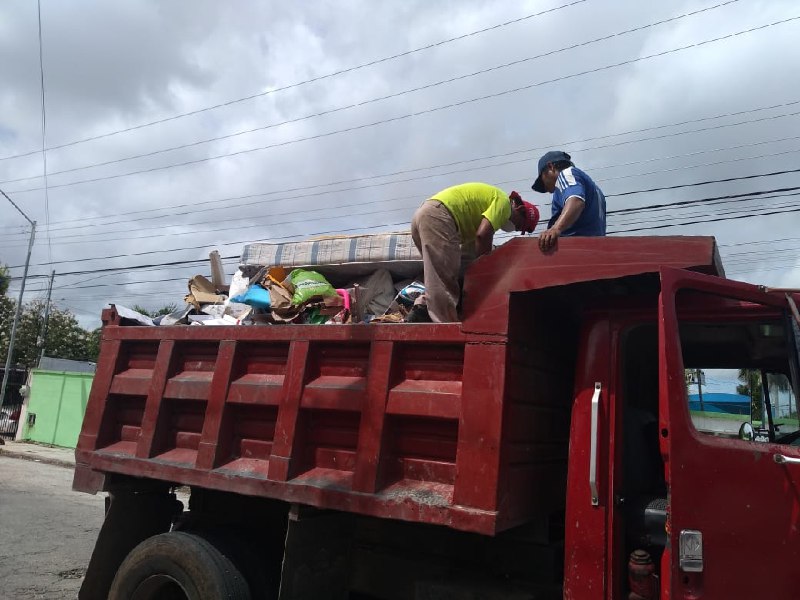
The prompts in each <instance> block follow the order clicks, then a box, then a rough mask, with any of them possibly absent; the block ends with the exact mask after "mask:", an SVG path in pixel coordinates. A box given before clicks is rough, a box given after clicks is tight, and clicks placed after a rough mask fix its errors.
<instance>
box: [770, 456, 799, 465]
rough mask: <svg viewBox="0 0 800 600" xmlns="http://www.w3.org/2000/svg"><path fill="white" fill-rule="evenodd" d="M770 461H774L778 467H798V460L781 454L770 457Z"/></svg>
mask: <svg viewBox="0 0 800 600" xmlns="http://www.w3.org/2000/svg"><path fill="white" fill-rule="evenodd" d="M772 460H774V461H775V462H776V463H778V464H779V465H788V464H793V465H800V458H794V457H792V456H784V455H783V454H775V455H773V456H772Z"/></svg>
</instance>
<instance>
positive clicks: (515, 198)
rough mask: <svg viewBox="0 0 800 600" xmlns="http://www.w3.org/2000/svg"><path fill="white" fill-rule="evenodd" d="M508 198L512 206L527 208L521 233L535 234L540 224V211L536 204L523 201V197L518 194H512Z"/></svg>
mask: <svg viewBox="0 0 800 600" xmlns="http://www.w3.org/2000/svg"><path fill="white" fill-rule="evenodd" d="M508 197H509V198H510V199H511V201H512V205H514V206H516V207H519V205H520V204H522V206H524V207H525V224H524V225H523V227H522V229H520V231H522V233H523V234H525V233H533V230H534V229H536V225H537V223H539V209H538V208H536V206H535V205H534V204H531V203H530V202H526V201H525V200H523V199H522V196H520V195H519V194H518V193H517V192H511V193H510V194H509V195H508Z"/></svg>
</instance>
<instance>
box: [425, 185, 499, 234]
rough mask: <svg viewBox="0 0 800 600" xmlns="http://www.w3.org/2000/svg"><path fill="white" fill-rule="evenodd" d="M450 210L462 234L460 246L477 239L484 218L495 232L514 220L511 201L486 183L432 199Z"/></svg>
mask: <svg viewBox="0 0 800 600" xmlns="http://www.w3.org/2000/svg"><path fill="white" fill-rule="evenodd" d="M431 200H438V201H439V202H441V203H442V204H444V205H445V207H447V210H449V211H450V214H451V215H453V220H454V221H455V222H456V226H458V231H459V233H460V234H461V243H462V244H466V243H469V242H471V241H473V240H474V239H475V236H476V234H477V233H478V226H479V225H480V224H481V221H482V220H483V218H484V217H486V220H487V221H489V223H491V225H492V227H493V228H494V230H495V231H497V230H498V229H500V227H502V226H503V225H504V224H505V222H506V221H508V220H509V219H510V218H511V201H510V200H509V199H508V195H507V194H506V193H505V192H504V191H503V190H501V189H500V188H498V187H494V186H493V185H489V184H486V183H462V184H460V185H454V186H453V187H449V188H447V189H446V190H442V191H441V192H439V193H438V194H435V195H433V196H431Z"/></svg>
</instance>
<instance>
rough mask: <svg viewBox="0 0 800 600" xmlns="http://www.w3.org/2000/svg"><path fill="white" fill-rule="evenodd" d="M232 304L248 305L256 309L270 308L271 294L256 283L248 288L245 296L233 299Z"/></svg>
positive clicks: (241, 295)
mask: <svg viewBox="0 0 800 600" xmlns="http://www.w3.org/2000/svg"><path fill="white" fill-rule="evenodd" d="M231 302H239V303H240V304H248V305H250V306H254V307H256V308H269V307H270V305H271V301H270V295H269V292H268V291H267V290H265V289H264V288H263V287H261V286H260V285H258V284H255V283H254V284H253V285H251V286H250V287H249V288H247V291H246V292H245V293H244V294H239V295H238V296H234V297H233V298H231Z"/></svg>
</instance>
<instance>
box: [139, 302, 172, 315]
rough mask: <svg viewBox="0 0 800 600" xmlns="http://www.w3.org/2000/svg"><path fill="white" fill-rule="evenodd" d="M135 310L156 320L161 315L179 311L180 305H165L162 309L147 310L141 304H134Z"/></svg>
mask: <svg viewBox="0 0 800 600" xmlns="http://www.w3.org/2000/svg"><path fill="white" fill-rule="evenodd" d="M133 310H135V311H136V312H139V313H142V314H143V315H147V316H148V317H151V318H155V317H158V316H160V315H168V314H169V313H172V312H175V311H176V310H178V305H177V304H175V303H172V304H165V305H164V306H162V307H161V308H145V307H143V306H141V305H139V304H134V305H133Z"/></svg>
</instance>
